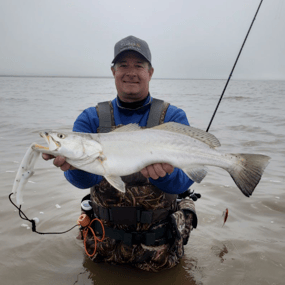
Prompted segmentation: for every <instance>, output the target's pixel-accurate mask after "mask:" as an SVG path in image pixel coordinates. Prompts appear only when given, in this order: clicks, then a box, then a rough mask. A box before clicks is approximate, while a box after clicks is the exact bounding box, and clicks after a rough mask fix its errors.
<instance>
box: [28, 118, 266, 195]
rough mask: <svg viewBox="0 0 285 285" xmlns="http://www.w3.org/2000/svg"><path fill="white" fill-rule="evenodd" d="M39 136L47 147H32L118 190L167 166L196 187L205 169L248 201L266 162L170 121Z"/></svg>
mask: <svg viewBox="0 0 285 285" xmlns="http://www.w3.org/2000/svg"><path fill="white" fill-rule="evenodd" d="M41 136H42V137H44V138H45V139H46V141H47V143H48V144H49V149H48V150H47V148H44V147H41V146H40V147H38V146H37V145H34V146H33V147H32V148H33V149H34V150H35V151H39V152H45V153H50V154H53V155H55V156H58V155H61V156H64V157H66V161H67V162H68V163H70V164H71V165H72V166H74V167H75V168H77V169H81V170H84V171H87V172H90V173H94V174H97V175H102V176H104V177H105V178H106V179H107V180H108V182H109V183H110V184H112V186H114V187H115V188H117V189H118V190H120V191H122V192H124V191H125V184H124V182H123V181H122V180H121V178H120V176H125V175H129V174H132V173H135V172H138V171H140V170H141V169H143V168H144V167H146V166H148V165H151V164H154V163H169V164H171V165H173V166H174V167H177V168H180V169H182V170H183V171H184V172H185V173H186V174H187V175H188V177H189V178H191V179H192V180H193V181H195V182H198V183H199V182H201V181H202V180H203V178H204V177H205V176H206V174H207V166H215V167H220V168H222V169H224V170H226V171H227V172H228V173H229V174H230V175H231V176H232V178H233V179H234V181H235V183H236V184H237V186H238V187H239V189H240V190H241V191H242V193H243V194H244V195H245V196H247V197H249V196H250V195H251V194H252V192H253V190H254V189H255V187H256V185H257V184H258V182H259V181H260V179H261V176H262V174H263V171H264V169H265V167H266V166H267V164H268V160H269V159H270V157H268V156H265V155H259V154H222V153H220V152H218V151H217V150H215V148H216V147H218V146H220V143H219V141H218V140H217V138H215V137H214V136H213V135H211V134H209V133H206V132H204V131H202V130H199V129H195V128H192V127H189V126H185V125H181V124H178V123H173V122H171V123H166V124H163V125H160V126H157V127H154V128H151V129H141V128H140V127H138V126H137V125H135V124H130V125H127V126H123V127H121V128H118V129H117V130H115V131H113V132H110V133H104V134H103V133H102V134H101V133H98V134H87V133H74V132H70V133H59V132H43V133H41Z"/></svg>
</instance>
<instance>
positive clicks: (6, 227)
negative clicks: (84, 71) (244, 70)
mask: <svg viewBox="0 0 285 285" xmlns="http://www.w3.org/2000/svg"><path fill="white" fill-rule="evenodd" d="M224 84H225V81H222V80H221V81H218V80H208V81H207V80H153V81H152V82H151V94H152V95H153V96H154V97H157V98H161V99H164V100H166V101H168V102H170V103H172V104H174V105H176V106H179V107H181V108H183V109H184V110H185V112H186V113H187V116H188V119H189V122H190V124H191V125H192V126H195V127H197V128H201V129H204V130H205V129H206V128H207V125H208V123H209V121H210V118H211V115H212V113H213V111H214V109H215V106H216V103H217V101H218V99H219V96H220V94H221V91H222V90H223V87H224ZM115 94H116V90H115V87H114V82H113V80H112V79H103V78H21V77H15V78H13V77H6V78H4V77H2V78H0V157H1V161H0V189H1V191H0V195H1V200H0V201H1V207H0V215H1V220H0V223H1V228H0V238H1V243H0V256H1V258H0V264H1V265H0V276H1V284H7V285H8V284H13V285H14V284H24V285H28V284H29V285H31V284H41V285H45V284H53V285H57V284H103V283H104V284H137V285H138V284H146V282H147V283H149V284H158V282H159V283H161V284H199V285H200V284H205V285H206V284H219V285H222V284H236V285H238V284H250V285H255V284H256V285H263V284H264V285H265V284H271V285H277V284H280V285H281V284H284V280H285V255H284V252H285V240H284V236H285V187H284V170H285V148H284V141H285V117H284V106H285V82H284V81H231V82H230V84H229V86H228V89H227V91H226V94H225V97H224V99H223V101H222V104H221V106H220V109H219V111H218V113H217V116H216V118H215V119H214V121H213V124H212V126H211V129H210V132H211V133H213V134H214V135H215V136H217V138H219V140H220V142H221V144H222V146H221V148H220V150H221V151H222V152H237V153H261V154H265V155H269V156H271V158H272V159H271V162H270V164H269V166H268V167H267V169H266V171H265V174H264V175H263V177H262V180H261V182H260V183H259V185H258V187H257V188H256V189H255V192H254V194H253V196H252V197H251V198H246V197H245V196H243V195H242V194H241V192H240V191H239V190H238V188H237V187H236V186H235V184H234V182H233V181H232V179H231V178H230V176H229V175H228V174H227V173H226V172H225V171H223V170H220V169H215V168H211V169H210V171H209V174H208V175H207V177H206V178H205V179H204V180H203V182H202V183H201V184H199V185H198V184H195V185H194V186H193V188H194V189H195V191H196V192H198V193H201V194H202V198H201V199H200V200H198V201H197V203H196V210H197V213H198V219H199V223H198V228H197V229H196V230H194V231H193V232H192V234H191V238H190V242H189V243H188V245H187V246H186V250H185V256H184V257H183V259H182V261H181V263H180V264H179V265H178V266H177V267H175V268H173V269H171V270H169V271H163V272H160V273H149V272H143V271H140V270H138V269H134V268H131V267H129V266H114V265H109V264H94V263H93V262H91V261H90V260H89V259H87V258H86V256H85V254H84V250H83V247H82V243H81V242H80V241H78V240H77V239H76V238H75V237H76V235H77V230H72V231H71V232H68V233H66V234H63V235H44V236H42V235H38V234H35V233H33V232H32V231H31V229H30V224H29V223H27V222H25V221H23V220H21V219H20V218H19V215H18V213H17V212H16V211H15V209H14V208H13V206H12V205H11V204H10V202H9V200H8V195H9V193H10V192H11V189H12V184H13V181H14V178H15V175H16V171H17V169H18V167H19V163H20V161H21V160H22V158H23V156H24V154H25V152H26V149H27V148H28V146H29V145H30V144H31V143H32V142H39V143H43V141H42V139H41V138H40V137H39V136H38V132H39V131H40V130H44V129H71V128H72V124H73V121H74V120H75V119H76V117H77V116H78V115H79V114H80V113H81V111H82V110H84V109H85V108H87V107H89V106H95V105H96V104H97V102H100V101H103V100H110V99H113V98H114V96H115ZM87 193H88V190H79V189H77V188H75V187H73V186H71V185H70V184H69V183H68V182H67V181H66V180H65V178H64V176H63V174H62V172H61V171H59V170H58V169H57V168H56V167H54V166H53V164H52V162H46V161H43V160H42V159H40V160H39V161H38V162H37V164H36V173H35V175H34V176H32V177H31V178H30V180H29V182H28V183H27V185H26V189H25V195H24V201H25V203H24V205H23V210H24V212H25V213H26V215H27V216H28V217H30V218H33V217H38V218H39V219H40V223H39V224H38V230H39V231H42V232H44V231H64V230H66V229H68V228H70V227H71V226H73V225H74V224H75V222H76V219H77V217H78V215H79V213H80V207H79V202H80V200H81V198H82V197H83V196H84V195H85V194H87ZM226 208H228V209H229V218H228V221H227V223H226V224H225V226H223V227H222V224H223V217H222V213H223V211H224V210H225V209H226Z"/></svg>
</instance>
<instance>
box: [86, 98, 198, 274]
mask: <svg viewBox="0 0 285 285" xmlns="http://www.w3.org/2000/svg"><path fill="white" fill-rule="evenodd" d="M157 101H160V100H155V99H154V101H153V102H156V103H155V104H157ZM160 102H162V103H163V104H162V103H159V104H157V105H159V108H161V110H160V111H159V112H157V109H156V110H153V112H152V111H150V115H149V120H151V121H152V122H151V123H148V126H149V127H150V126H153V125H158V124H159V123H163V121H164V116H165V113H166V110H167V108H168V105H169V104H167V103H164V102H163V101H160ZM101 104H102V103H101ZM108 105H109V110H110V111H109V113H110V115H111V116H109V115H108V113H107V112H106V109H108ZM99 108H100V104H99ZM105 108H106V109H105V111H104V112H103V111H102V110H101V111H100V109H99V110H98V108H97V113H98V115H99V116H100V122H101V121H102V122H103V123H102V124H100V126H99V129H98V132H100V131H103V132H108V131H110V130H111V129H114V120H113V115H112V104H110V103H105ZM156 108H157V107H156ZM102 114H103V115H102ZM153 114H154V115H153ZM154 117H156V118H154ZM102 118H104V120H101V119H102ZM154 121H157V122H156V123H155V124H154ZM106 122H107V123H106ZM110 124H111V127H110ZM122 179H123V181H124V182H125V183H126V193H121V192H119V191H118V190H116V189H115V188H113V187H112V186H111V185H110V184H109V183H108V182H107V181H106V180H105V179H103V180H102V181H101V183H100V184H98V185H95V186H93V187H92V188H91V193H90V196H89V197H88V198H90V200H91V204H92V208H93V217H95V218H99V219H100V220H101V221H102V223H103V225H104V228H105V233H106V235H105V239H104V240H103V241H101V242H98V241H97V248H96V253H95V255H94V256H93V257H92V258H91V259H92V260H93V261H94V262H110V263H117V264H131V265H133V266H136V267H138V268H140V269H143V270H147V271H154V272H156V271H159V270H162V269H168V268H172V267H174V266H175V265H177V264H178V263H179V259H180V258H181V257H182V256H183V253H184V245H186V243H187V242H188V239H189V236H190V232H191V230H192V229H193V227H196V226H197V217H196V214H195V205H194V202H193V201H192V200H191V199H190V198H189V197H188V198H185V199H182V200H180V201H179V202H177V199H176V198H177V195H171V194H167V193H164V192H163V191H161V190H160V189H158V188H157V187H155V186H154V185H152V184H151V183H149V181H148V179H146V178H145V177H144V176H143V175H142V174H140V173H135V174H132V175H129V176H126V177H122ZM92 227H93V229H94V231H95V233H96V236H97V237H98V238H99V239H101V237H102V234H103V233H102V226H101V225H99V223H98V222H95V223H94V225H93V226H92ZM94 247H95V242H94V236H93V235H92V234H91V232H88V234H87V237H86V250H87V251H88V252H89V253H91V252H93V251H94Z"/></svg>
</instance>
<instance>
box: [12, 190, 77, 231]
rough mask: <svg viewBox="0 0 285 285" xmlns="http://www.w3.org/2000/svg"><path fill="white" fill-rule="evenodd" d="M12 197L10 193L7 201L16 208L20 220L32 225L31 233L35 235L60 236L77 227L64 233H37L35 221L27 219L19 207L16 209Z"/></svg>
mask: <svg viewBox="0 0 285 285" xmlns="http://www.w3.org/2000/svg"><path fill="white" fill-rule="evenodd" d="M12 195H13V193H11V194H10V195H9V200H10V202H11V203H12V204H13V205H14V207H15V208H17V210H18V211H19V216H20V218H21V219H22V220H25V221H28V222H30V223H31V224H32V231H33V232H35V233H37V234H40V235H60V234H64V233H67V232H69V231H71V230H72V229H74V228H75V227H77V226H78V225H75V226H73V227H72V228H70V229H69V230H66V231H64V232H46V233H43V232H39V231H37V229H36V221H35V220H34V219H29V218H28V217H27V216H26V215H25V213H24V212H23V211H22V209H21V206H20V207H18V206H17V205H16V204H15V203H13V201H12V199H11V196H12Z"/></svg>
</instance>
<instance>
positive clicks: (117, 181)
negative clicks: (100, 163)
mask: <svg viewBox="0 0 285 285" xmlns="http://www.w3.org/2000/svg"><path fill="white" fill-rule="evenodd" d="M104 177H105V179H106V180H107V181H108V182H109V183H110V184H111V185H112V186H113V187H114V188H116V189H117V190H119V191H120V192H122V193H125V192H126V188H125V183H124V181H123V180H122V179H121V177H120V176H111V175H110V176H104Z"/></svg>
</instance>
